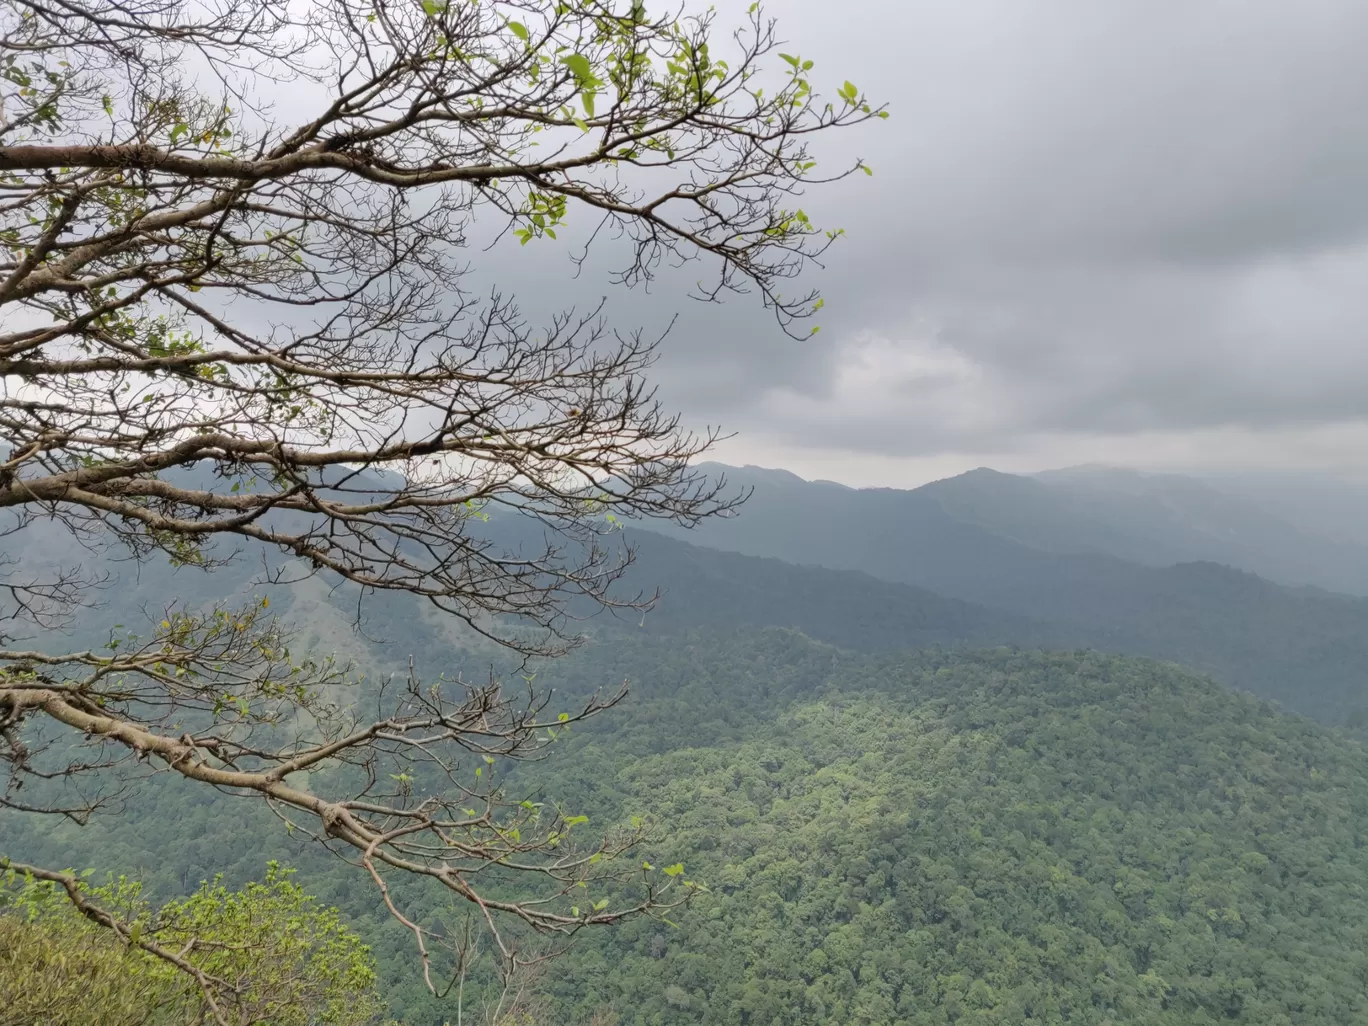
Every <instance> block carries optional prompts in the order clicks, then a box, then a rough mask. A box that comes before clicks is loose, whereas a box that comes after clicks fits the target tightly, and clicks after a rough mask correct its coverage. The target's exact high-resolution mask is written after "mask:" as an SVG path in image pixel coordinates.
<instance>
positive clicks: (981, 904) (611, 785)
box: [0, 630, 1368, 1026]
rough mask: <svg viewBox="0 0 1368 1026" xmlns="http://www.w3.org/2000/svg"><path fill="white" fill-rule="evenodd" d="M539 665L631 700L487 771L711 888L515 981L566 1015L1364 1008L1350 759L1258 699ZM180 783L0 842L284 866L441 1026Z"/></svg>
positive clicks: (330, 895)
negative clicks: (627, 833) (522, 763)
mask: <svg viewBox="0 0 1368 1026" xmlns="http://www.w3.org/2000/svg"><path fill="white" fill-rule="evenodd" d="M456 661H457V662H459V661H460V657H459V656H458V657H456ZM540 674H541V676H540V677H539V682H540V683H544V684H546V685H548V686H554V687H555V688H556V689H557V693H558V694H559V695H560V696H561V699H562V700H564V701H566V702H571V701H573V698H574V697H575V696H576V695H578V694H582V693H583V692H585V691H586V690H588V689H590V688H592V687H595V686H598V685H601V684H604V683H611V682H612V681H615V680H619V679H622V678H627V679H629V680H630V681H631V682H632V684H633V692H632V695H631V697H630V698H629V699H628V701H627V702H626V703H625V704H624V705H622V706H621V707H619V708H618V709H616V710H613V711H612V712H610V713H608V714H605V715H604V716H603V717H601V718H599V719H597V720H594V721H590V722H589V723H587V724H585V725H584V726H583V727H581V728H579V729H578V730H576V731H575V732H574V733H573V734H572V736H571V738H570V739H569V740H568V741H567V742H566V743H564V744H560V745H557V746H556V747H555V748H554V749H553V753H552V755H551V757H550V758H549V759H548V760H547V761H545V762H542V763H539V764H533V765H531V766H526V767H522V768H520V769H519V770H518V771H517V772H516V773H515V774H514V776H513V778H512V779H511V781H510V784H509V786H510V788H511V789H512V790H514V791H517V792H518V793H519V794H521V793H535V794H537V795H539V796H540V797H541V798H542V799H544V800H557V801H561V802H564V803H566V804H567V806H569V807H573V808H574V809H575V810H576V811H580V812H583V813H585V814H587V815H589V816H590V818H591V823H592V824H593V826H594V828H595V829H603V828H606V827H607V826H609V825H610V824H612V823H615V822H620V821H622V820H624V819H625V818H627V817H628V816H631V815H644V816H647V817H649V818H650V820H651V821H652V822H653V823H654V824H655V834H656V837H657V840H656V842H655V843H654V845H653V846H652V847H651V848H649V849H648V850H646V851H644V852H643V853H642V854H643V857H645V858H648V859H651V860H657V861H662V862H663V860H669V861H671V862H673V861H682V862H683V864H684V865H685V867H686V869H687V872H688V873H689V874H690V876H692V877H696V878H698V879H700V880H702V881H703V882H705V883H706V884H708V886H709V887H710V892H709V893H707V894H704V895H702V896H701V897H700V898H699V899H698V900H697V901H696V902H695V904H694V905H693V907H691V908H690V909H688V910H686V911H685V912H683V913H682V915H681V916H679V917H677V919H676V921H677V924H678V925H677V927H672V926H669V925H666V924H664V923H660V922H653V921H649V920H642V921H638V922H634V923H631V924H627V925H624V926H622V927H620V928H618V929H616V930H614V931H610V932H608V933H595V934H592V935H590V934H585V935H583V936H581V937H580V938H579V939H578V940H577V941H576V944H575V945H574V946H572V948H571V951H570V954H568V955H567V956H566V957H565V958H563V959H562V960H560V961H558V962H556V963H554V964H553V966H552V967H551V968H549V969H548V971H547V972H546V973H545V974H544V975H543V976H542V977H541V979H540V981H539V984H538V985H539V987H541V988H542V989H543V990H544V991H545V992H546V994H547V995H548V996H549V997H550V998H551V999H552V1002H553V1003H552V1005H551V1006H550V1007H552V1008H554V1009H556V1010H557V1011H556V1015H557V1021H566V1022H577V1021H587V1020H588V1018H590V1017H591V1016H592V1015H593V1014H595V1013H603V1012H605V1010H607V1009H612V1010H614V1011H615V1012H616V1014H617V1015H618V1017H619V1021H620V1022H622V1023H624V1024H628V1023H631V1024H636V1023H640V1024H652V1026H674V1024H681V1026H682V1024H684V1023H743V1022H744V1023H753V1024H760V1023H765V1024H769V1023H792V1024H798V1023H832V1024H837V1023H849V1022H852V1021H865V1022H871V1023H890V1024H891V1023H900V1024H901V1023H906V1024H918V1026H921V1024H941V1023H951V1022H955V1023H973V1024H990V1023H991V1024H994V1026H997V1024H1002V1026H1007V1024H1012V1026H1015V1024H1019V1023H1030V1022H1041V1023H1057V1022H1079V1023H1096V1024H1099V1026H1100V1024H1102V1023H1113V1024H1119V1023H1154V1024H1163V1026H1169V1024H1172V1026H1189V1024H1203V1023H1217V1022H1244V1023H1250V1024H1255V1023H1258V1024H1265V1023H1270V1024H1279V1023H1285V1024H1292V1023H1296V1024H1302V1023H1313V1024H1319V1023H1326V1024H1329V1023H1344V1022H1350V1021H1354V1020H1356V1019H1357V1018H1360V1017H1362V1016H1364V1015H1368V996H1365V986H1368V898H1365V894H1368V854H1365V852H1368V847H1365V846H1364V844H1363V842H1364V839H1365V836H1368V756H1365V754H1364V752H1363V750H1362V749H1361V748H1360V747H1359V746H1358V745H1357V744H1355V743H1354V742H1350V741H1346V740H1342V739H1340V738H1338V737H1336V736H1335V735H1333V734H1330V733H1327V732H1326V731H1324V730H1323V729H1321V728H1318V727H1316V726H1313V725H1312V724H1310V723H1309V722H1307V721H1304V720H1300V719H1296V718H1291V717H1288V716H1286V715H1282V714H1278V713H1275V712H1274V711H1272V710H1271V709H1269V708H1268V707H1267V706H1265V705H1262V704H1260V703H1259V702H1258V701H1256V700H1254V699H1252V698H1248V697H1243V696H1240V695H1237V694H1234V693H1232V692H1230V691H1229V690H1228V689H1225V688H1223V687H1221V686H1219V685H1216V684H1214V683H1212V682H1209V681H1204V680H1201V679H1198V678H1195V677H1193V676H1191V675H1189V674H1187V673H1185V672H1183V671H1180V670H1178V669H1176V668H1172V667H1167V666H1163V665H1159V664H1155V663H1150V662H1145V661H1139V660H1127V659H1112V658H1108V657H1103V656H1098V655H1090V654H1059V655H1047V654H1041V653H1038V652H1028V651H1023V652H1014V651H1008V650H992V651H979V652H946V651H936V650H928V651H922V652H906V653H895V654H889V655H884V656H856V655H850V654H845V653H841V652H839V651H837V650H836V649H833V648H830V647H828V646H825V645H821V644H818V643H815V642H812V641H809V640H807V639H805V638H804V637H802V636H801V635H798V634H796V633H794V632H791V631H783V630H762V631H752V630H743V631H728V630H709V631H703V632H688V633H686V634H684V635H683V636H681V637H678V638H654V639H653V638H649V637H642V638H639V639H638V640H635V641H631V640H626V639H622V638H617V639H614V640H612V641H611V642H607V641H605V642H604V643H602V644H595V645H592V646H591V647H590V648H588V649H587V650H585V651H584V652H582V653H581V654H579V655H577V656H575V657H573V658H571V659H569V660H566V661H564V662H563V663H561V664H558V665H555V666H551V667H544V668H541V669H540ZM184 792H185V789H184V788H174V787H172V788H168V787H165V786H162V785H161V784H160V783H158V782H154V783H152V784H149V785H148V786H146V787H145V788H144V789H143V791H142V793H141V794H140V795H139V797H138V798H137V799H136V800H134V801H133V802H132V803H130V805H129V806H128V808H127V809H126V811H125V812H124V814H123V815H122V816H121V817H118V818H117V820H116V821H115V825H114V827H113V829H112V830H104V831H102V832H101V833H98V834H97V833H94V832H93V831H91V830H81V829H80V828H77V827H75V826H72V825H69V824H68V825H65V826H54V825H48V826H45V827H44V828H43V830H42V832H41V834H39V835H35V834H34V833H33V832H32V828H31V826H29V825H24V826H22V827H21V826H20V824H19V823H18V822H16V821H15V820H14V818H13V817H9V818H6V819H5V820H3V821H0V822H3V846H4V847H6V848H7V849H8V848H10V847H18V846H20V845H22V846H23V847H24V848H26V849H29V850H30V851H31V853H32V855H33V856H34V857H44V858H48V859H53V858H57V859H60V860H62V861H65V862H67V863H72V864H76V865H86V864H89V865H98V866H100V867H101V868H104V869H109V870H117V871H125V870H127V871H136V872H140V873H141V874H143V875H145V876H146V877H147V878H148V879H149V881H150V882H151V883H153V884H154V886H155V887H157V888H159V889H162V890H170V891H173V892H177V891H179V892H184V891H185V890H186V889H193V887H194V885H195V882H196V881H197V879H198V878H199V877H201V876H205V875H209V874H212V873H215V872H219V871H227V872H228V874H229V877H230V880H235V879H236V878H238V877H241V878H243V879H248V878H251V877H252V876H254V875H259V874H260V872H261V866H260V863H261V862H262V861H264V859H266V858H267V857H269V856H271V855H281V856H284V857H286V858H289V859H291V860H292V861H293V862H295V864H297V865H299V866H300V867H301V872H302V875H303V877H304V879H305V880H306V882H308V883H309V884H310V886H311V889H312V890H313V891H315V892H316V893H319V894H320V895H321V896H322V897H324V898H325V900H328V901H335V902H339V903H341V904H342V906H343V908H344V910H345V911H347V912H348V914H349V916H350V917H351V918H352V921H353V922H355V923H357V924H358V926H359V928H360V929H361V932H362V934H363V936H366V937H367V938H368V939H370V940H371V941H372V942H373V943H374V944H375V945H376V946H377V948H378V950H379V953H380V957H381V963H382V965H381V975H382V979H383V980H384V983H385V986H384V989H385V991H386V993H387V995H388V996H389V997H390V999H391V1001H392V1003H393V1009H394V1011H396V1012H399V1013H403V1014H405V1015H406V1016H407V1017H408V1021H409V1022H410V1023H411V1024H412V1026H419V1024H422V1026H427V1024H429V1023H430V1024H434V1026H435V1024H437V1023H440V1022H441V1021H442V1016H443V1014H444V1012H443V1006H442V1005H441V1004H440V1003H436V1002H433V1001H431V1000H429V999H427V998H425V997H423V996H421V993H420V990H419V988H418V986H417V983H416V972H417V966H416V960H415V958H414V956H413V952H412V950H411V948H410V942H411V938H410V937H408V936H407V935H406V934H405V932H404V931H402V930H399V929H397V928H395V927H394V926H393V924H391V923H389V922H387V921H386V917H385V915H384V914H383V911H382V910H381V909H380V908H379V907H378V902H377V899H376V895H375V894H374V893H373V892H372V891H371V889H370V887H369V886H368V885H367V883H366V881H365V880H364V879H359V878H357V877H356V876H355V875H354V874H353V873H351V872H350V871H349V870H347V869H346V868H345V867H344V866H342V865H341V864H339V863H337V862H333V861H330V860H328V859H327V858H326V857H325V858H322V859H320V858H319V857H318V853H317V852H316V851H313V849H312V848H311V846H309V845H307V844H304V843H300V842H298V841H296V840H294V839H291V838H289V837H288V836H287V835H286V833H285V831H284V829H283V827H282V826H281V825H280V823H279V822H278V821H276V820H274V819H273V818H272V817H271V816H270V815H269V814H267V813H265V811H264V810H257V809H254V808H253V807H251V806H245V805H244V803H242V802H241V801H239V800H234V799H232V798H229V797H226V796H215V797H206V796H204V795H199V796H196V797H195V798H194V799H193V800H190V798H189V796H188V795H186V794H185V793H184ZM444 917H445V913H444V912H443V910H442V909H441V908H440V907H434V908H433V909H432V914H431V919H430V922H432V923H440V922H444V921H446V920H445V918H444Z"/></svg>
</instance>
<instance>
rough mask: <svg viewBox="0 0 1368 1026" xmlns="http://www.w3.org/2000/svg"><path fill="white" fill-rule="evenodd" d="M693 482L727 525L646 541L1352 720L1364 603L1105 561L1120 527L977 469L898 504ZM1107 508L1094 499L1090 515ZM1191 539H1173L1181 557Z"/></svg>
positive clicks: (760, 480) (908, 494) (1362, 676)
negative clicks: (880, 596)
mask: <svg viewBox="0 0 1368 1026" xmlns="http://www.w3.org/2000/svg"><path fill="white" fill-rule="evenodd" d="M706 469H708V470H710V471H711V472H714V473H718V474H725V476H726V477H727V478H728V480H729V481H730V482H731V483H732V484H733V485H735V486H736V487H738V488H749V489H753V494H752V495H751V497H750V499H749V501H748V502H747V503H746V504H745V505H744V506H743V507H742V510H741V512H740V514H739V515H738V516H736V517H734V518H729V519H727V520H722V521H716V522H710V523H705V524H703V525H700V526H699V527H698V528H695V529H693V530H692V531H689V532H687V533H686V532H684V531H682V530H680V529H672V528H670V527H668V526H664V525H652V526H653V527H654V528H655V529H657V530H662V531H666V532H669V533H670V534H671V535H672V536H674V537H676V538H681V537H687V538H688V539H689V540H690V541H693V542H696V543H698V544H701V545H705V546H711V547H715V548H718V549H724V550H729V551H732V552H736V553H741V554H745V555H751V556H764V557H769V558H774V559H781V560H785V561H788V562H792V563H798V564H805V565H808V566H817V567H825V568H830V569H840V570H854V571H859V572H862V573H865V574H869V575H870V576H872V577H877V578H881V579H882V580H884V581H888V582H895V583H901V584H906V585H910V586H912V587H916V588H922V589H926V590H929V591H931V592H934V593H937V594H940V595H945V596H950V597H953V598H957V599H960V600H962V601H965V602H970V603H974V604H975V605H977V606H980V607H983V608H985V609H988V610H993V611H996V612H999V613H1006V614H1010V615H1012V616H1015V617H1020V618H1024V619H1025V620H1027V621H1030V622H1031V623H1032V624H1033V625H1035V626H1034V630H1035V631H1036V634H1037V636H1039V637H1042V638H1044V639H1046V640H1044V641H1043V642H1042V643H1043V644H1046V645H1050V644H1056V645H1060V644H1062V645H1068V644H1080V645H1087V646H1092V647H1097V648H1100V649H1103V650H1106V651H1113V652H1124V653H1134V654H1141V655H1148V656H1152V657H1156V658H1161V659H1170V660H1174V661H1177V662H1181V663H1184V664H1186V665H1189V666H1191V667H1193V668H1195V669H1198V670H1201V671H1203V672H1207V673H1211V674H1213V675H1215V676H1217V677H1218V678H1219V679H1221V680H1224V681H1225V682H1227V683H1229V684H1232V685H1234V686H1236V687H1239V688H1242V689H1246V690H1249V691H1251V692H1254V693H1256V694H1259V695H1262V696H1264V697H1267V698H1272V699H1276V700H1277V701H1279V702H1282V703H1283V704H1285V705H1286V706H1287V707H1288V708H1290V709H1294V710H1297V711H1300V712H1304V713H1306V714H1308V715H1312V716H1315V717H1317V718H1319V719H1322V720H1324V721H1326V722H1335V723H1359V722H1362V721H1365V719H1368V600H1364V599H1360V598H1354V597H1350V596H1345V595H1337V594H1327V593H1325V592H1324V591H1318V590H1316V589H1315V588H1309V587H1291V586H1287V585H1282V584H1278V583H1275V582H1273V581H1271V580H1268V579H1266V578H1264V577H1261V576H1258V575H1256V574H1255V573H1251V572H1249V571H1248V570H1244V569H1240V568H1238V567H1232V566H1229V565H1226V564H1227V562H1228V561H1227V560H1223V559H1220V558H1219V556H1217V555H1205V556H1203V558H1197V559H1191V560H1189V561H1187V562H1181V563H1174V564H1171V565H1167V566H1165V565H1162V559H1161V556H1160V555H1159V552H1158V549H1157V548H1156V550H1155V552H1154V554H1153V561H1152V562H1151V563H1150V564H1149V565H1146V564H1145V563H1142V562H1140V561H1137V560H1131V559H1124V558H1121V557H1120V556H1118V555H1116V554H1114V552H1110V551H1106V548H1107V547H1110V548H1112V549H1119V548H1120V546H1121V544H1122V542H1125V543H1126V544H1131V545H1134V544H1136V540H1137V539H1138V538H1141V537H1143V535H1142V534H1141V533H1140V532H1139V531H1138V530H1136V529H1135V528H1134V526H1133V525H1129V524H1124V523H1123V524H1118V523H1115V522H1114V521H1109V520H1108V519H1106V518H1105V517H1103V516H1101V515H1094V514H1093V513H1091V512H1089V511H1088V510H1087V509H1086V508H1085V509H1084V511H1083V512H1079V507H1082V506H1084V501H1083V500H1078V501H1077V502H1076V503H1074V505H1072V506H1071V505H1070V502H1069V501H1066V498H1062V497H1061V496H1064V497H1067V496H1068V495H1069V494H1071V492H1070V491H1069V490H1067V489H1063V488H1059V487H1054V486H1051V485H1049V484H1047V483H1046V482H1042V481H1039V480H1036V479H1033V478H1024V477H1017V476H1014V475H1008V474H999V473H997V472H995V471H988V470H979V471H972V472H970V473H969V474H965V475H961V476H960V477H957V478H951V479H948V480H946V481H939V482H934V483H933V484H930V485H927V486H924V487H923V488H919V489H914V490H911V491H900V490H897V489H883V488H881V489H853V488H847V487H845V486H842V485H838V484H833V483H830V482H807V481H803V480H802V479H801V478H798V477H796V476H795V475H792V474H789V473H787V472H775V471H768V470H763V469H760V468H749V467H744V468H734V467H722V466H719V465H710V466H708V467H707V468H706ZM1078 487H1079V488H1084V487H1085V486H1083V485H1079V486H1078ZM1086 488H1087V489H1091V490H1092V491H1094V492H1095V491H1097V490H1098V486H1097V484H1096V483H1095V482H1092V483H1089V484H1087V485H1086ZM1196 492H1197V494H1198V495H1201V496H1206V495H1207V492H1206V490H1203V489H1197V490H1196ZM1111 494H1115V492H1114V491H1113V492H1112V493H1111ZM1231 501H1232V502H1233V501H1234V500H1231ZM1109 503H1114V500H1113V499H1111V498H1109V497H1107V495H1106V494H1104V496H1103V498H1102V499H1099V500H1097V501H1096V502H1094V503H1093V504H1092V507H1091V508H1092V509H1094V510H1096V509H1101V510H1105V509H1107V508H1109V506H1108V504H1109ZM1213 505H1216V506H1217V508H1219V506H1218V504H1216V503H1215V500H1213ZM1136 508H1137V509H1139V508H1142V505H1141V504H1137V507H1136ZM1250 519H1251V520H1257V519H1258V518H1257V517H1256V516H1255V515H1254V514H1251V515H1250ZM1263 522H1264V523H1269V522H1277V518H1273V517H1271V516H1270V517H1269V518H1268V519H1267V520H1265V521H1263ZM643 526H645V525H643ZM1155 530H1156V533H1158V529H1157V527H1156V529H1155ZM1208 534H1210V532H1208ZM1200 537H1202V535H1200V533H1199V532H1196V531H1189V532H1188V533H1187V534H1186V535H1183V536H1180V539H1179V540H1182V541H1183V543H1184V544H1188V545H1190V546H1192V547H1193V548H1194V549H1195V548H1197V544H1198V540H1199V539H1200ZM1171 544H1173V545H1177V542H1173V543H1171ZM1070 549H1071V551H1070ZM1099 550H1101V551H1099ZM1200 554H1201V553H1200V549H1199V550H1198V551H1197V552H1195V553H1194V555H1200ZM814 636H818V637H821V636H823V635H822V634H821V633H820V632H817V633H815V634H814ZM1002 640H1003V641H1009V642H1011V641H1013V640H1014V639H1012V638H1010V637H1003V638H1002ZM838 643H839V642H838Z"/></svg>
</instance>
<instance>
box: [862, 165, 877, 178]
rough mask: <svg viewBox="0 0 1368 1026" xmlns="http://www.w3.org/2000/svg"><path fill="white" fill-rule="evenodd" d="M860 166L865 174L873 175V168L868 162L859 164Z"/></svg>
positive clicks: (871, 176)
mask: <svg viewBox="0 0 1368 1026" xmlns="http://www.w3.org/2000/svg"><path fill="white" fill-rule="evenodd" d="M860 167H861V168H862V169H863V170H864V173H865V174H867V175H869V177H870V178H873V177H874V169H873V168H872V167H870V166H869V165H868V164H861V165H860Z"/></svg>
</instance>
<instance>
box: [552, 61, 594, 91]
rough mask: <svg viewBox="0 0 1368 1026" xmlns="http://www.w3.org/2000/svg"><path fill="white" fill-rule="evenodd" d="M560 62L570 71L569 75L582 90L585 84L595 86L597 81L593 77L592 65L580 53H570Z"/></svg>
mask: <svg viewBox="0 0 1368 1026" xmlns="http://www.w3.org/2000/svg"><path fill="white" fill-rule="evenodd" d="M560 62H561V63H562V64H564V65H565V66H566V67H567V68H569V69H570V74H572V75H574V76H575V81H577V82H578V83H579V84H580V87H581V88H583V87H584V86H585V85H586V84H597V83H598V79H596V78H595V77H594V68H593V65H591V64H590V63H589V58H588V57H586V56H584V54H581V53H572V54H570V55H569V56H567V57H562V58H561V60H560Z"/></svg>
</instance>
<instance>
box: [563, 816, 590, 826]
mask: <svg viewBox="0 0 1368 1026" xmlns="http://www.w3.org/2000/svg"><path fill="white" fill-rule="evenodd" d="M588 822H589V817H588V816H571V817H570V818H569V819H567V820H566V821H565V825H566V826H567V827H572V826H578V825H579V824H580V823H588Z"/></svg>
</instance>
